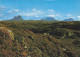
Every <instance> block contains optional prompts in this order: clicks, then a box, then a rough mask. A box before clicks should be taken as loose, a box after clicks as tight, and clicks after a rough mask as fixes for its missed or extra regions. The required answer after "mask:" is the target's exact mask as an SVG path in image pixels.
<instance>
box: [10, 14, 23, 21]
mask: <svg viewBox="0 0 80 57" xmlns="http://www.w3.org/2000/svg"><path fill="white" fill-rule="evenodd" d="M9 21H23V18H22V17H21V16H20V15H18V16H15V17H14V18H13V19H11V20H9Z"/></svg>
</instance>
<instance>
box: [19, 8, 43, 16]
mask: <svg viewBox="0 0 80 57" xmlns="http://www.w3.org/2000/svg"><path fill="white" fill-rule="evenodd" d="M43 13H44V12H43V11H41V10H37V9H32V10H31V11H27V12H25V11H24V12H21V13H18V14H19V15H22V16H28V17H30V16H33V17H36V16H40V15H42V14H43Z"/></svg>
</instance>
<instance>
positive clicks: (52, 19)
mask: <svg viewBox="0 0 80 57" xmlns="http://www.w3.org/2000/svg"><path fill="white" fill-rule="evenodd" d="M41 20H44V21H56V20H55V19H54V18H53V17H46V18H43V19H41Z"/></svg>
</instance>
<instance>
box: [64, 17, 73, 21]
mask: <svg viewBox="0 0 80 57" xmlns="http://www.w3.org/2000/svg"><path fill="white" fill-rule="evenodd" d="M63 21H74V19H73V18H69V19H65V20H63Z"/></svg>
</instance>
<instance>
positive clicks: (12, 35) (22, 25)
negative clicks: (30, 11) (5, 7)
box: [0, 21, 80, 57]
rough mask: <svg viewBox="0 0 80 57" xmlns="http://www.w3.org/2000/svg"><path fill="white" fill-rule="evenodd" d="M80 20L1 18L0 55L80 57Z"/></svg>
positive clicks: (11, 56) (1, 56) (13, 56)
mask: <svg viewBox="0 0 80 57" xmlns="http://www.w3.org/2000/svg"><path fill="white" fill-rule="evenodd" d="M79 26H80V22H78V21H75V22H62V21H61V22H59V21H55V22H54V21H53V22H52V21H51V22H50V21H49V22H47V21H19V22H16V21H1V22H0V57H6V56H7V57H80V27H79Z"/></svg>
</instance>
